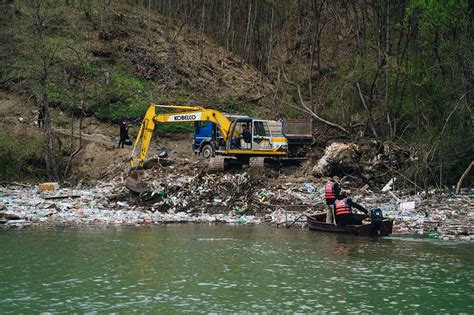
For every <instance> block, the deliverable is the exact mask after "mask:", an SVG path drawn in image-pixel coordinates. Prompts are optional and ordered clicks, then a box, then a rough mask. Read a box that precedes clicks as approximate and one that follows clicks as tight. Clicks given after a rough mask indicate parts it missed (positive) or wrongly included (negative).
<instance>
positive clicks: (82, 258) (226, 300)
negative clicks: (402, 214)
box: [0, 225, 474, 314]
mask: <svg viewBox="0 0 474 315" xmlns="http://www.w3.org/2000/svg"><path fill="white" fill-rule="evenodd" d="M473 249H474V246H473V245H471V244H466V243H454V242H441V241H431V240H426V239H416V238H406V237H403V238H402V237H390V238H385V239H378V238H355V237H351V236H344V235H331V234H329V235H328V234H321V233H316V232H310V231H305V230H301V229H298V228H295V229H290V230H288V229H276V228H271V227H260V226H259V227H250V226H226V225H217V226H207V225H168V226H157V227H107V228H100V227H89V228H66V229H27V230H7V231H0V273H1V277H0V313H2V314H5V313H19V312H23V313H31V312H35V313H37V312H66V313H69V312H73V311H74V312H79V313H84V312H94V311H96V312H100V313H103V312H120V313H128V312H131V311H138V312H154V313H177V312H180V313H181V312H190V313H199V312H206V313H207V312H218V313H221V312H239V311H241V312H304V313H310V312H318V311H342V312H348V311H349V312H351V311H354V312H357V311H362V312H376V313H396V312H399V311H402V312H405V313H413V312H421V313H433V312H450V313H458V312H467V313H473V312H474V280H473V278H474V277H473V276H474V251H473Z"/></svg>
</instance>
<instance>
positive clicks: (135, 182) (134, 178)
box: [125, 170, 147, 194]
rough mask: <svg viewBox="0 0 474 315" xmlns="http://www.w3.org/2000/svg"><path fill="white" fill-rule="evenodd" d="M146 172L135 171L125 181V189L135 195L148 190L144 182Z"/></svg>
mask: <svg viewBox="0 0 474 315" xmlns="http://www.w3.org/2000/svg"><path fill="white" fill-rule="evenodd" d="M143 175H144V172H143V170H133V171H131V172H130V175H129V176H128V177H127V179H125V187H127V188H128V189H129V190H130V191H132V192H135V193H139V194H140V193H142V192H144V191H145V190H146V188H147V187H146V185H145V183H143V182H142V178H143Z"/></svg>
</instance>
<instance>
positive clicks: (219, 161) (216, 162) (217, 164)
mask: <svg viewBox="0 0 474 315" xmlns="http://www.w3.org/2000/svg"><path fill="white" fill-rule="evenodd" d="M224 170H225V157H222V156H215V157H212V158H210V159H209V166H208V171H209V172H222V171H224Z"/></svg>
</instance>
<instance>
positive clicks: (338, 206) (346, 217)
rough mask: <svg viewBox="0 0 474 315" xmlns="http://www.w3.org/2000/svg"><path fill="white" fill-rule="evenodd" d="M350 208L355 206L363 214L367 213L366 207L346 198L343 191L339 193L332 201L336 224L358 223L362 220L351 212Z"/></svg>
mask: <svg viewBox="0 0 474 315" xmlns="http://www.w3.org/2000/svg"><path fill="white" fill-rule="evenodd" d="M352 208H356V209H358V210H360V211H362V212H364V213H365V214H367V213H368V211H367V209H365V208H364V207H362V206H361V205H359V204H357V203H355V202H353V201H352V199H349V198H347V195H346V193H345V192H344V191H341V192H340V193H339V197H338V198H337V199H336V200H335V201H334V212H335V214H336V222H337V225H349V224H350V225H360V224H362V220H361V219H360V218H359V216H357V215H356V214H355V213H353V212H352Z"/></svg>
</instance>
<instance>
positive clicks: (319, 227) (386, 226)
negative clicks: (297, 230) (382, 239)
mask: <svg viewBox="0 0 474 315" xmlns="http://www.w3.org/2000/svg"><path fill="white" fill-rule="evenodd" d="M364 217H365V216H364ZM306 220H307V222H308V227H309V229H310V230H312V231H320V232H328V233H340V234H352V235H357V236H387V235H390V234H392V229H393V220H391V219H384V220H383V221H382V222H381V224H380V228H379V229H378V228H377V227H376V225H375V224H374V223H372V222H371V223H364V224H362V225H345V226H340V225H334V224H331V223H326V214H325V213H321V214H315V215H307V216H306Z"/></svg>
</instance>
